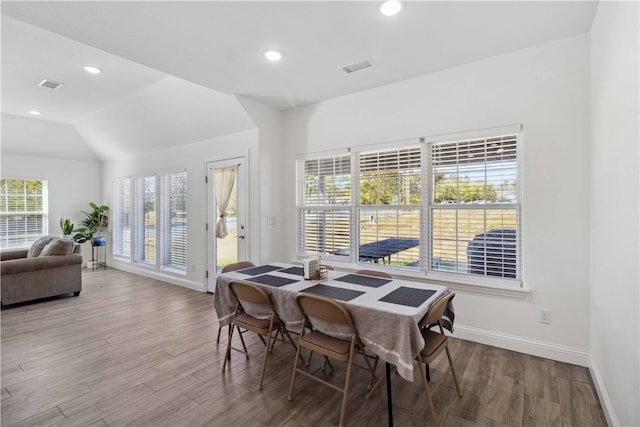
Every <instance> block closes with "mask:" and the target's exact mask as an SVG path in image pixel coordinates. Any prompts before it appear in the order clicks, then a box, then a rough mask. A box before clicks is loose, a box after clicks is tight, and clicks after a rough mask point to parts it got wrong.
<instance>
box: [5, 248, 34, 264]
mask: <svg viewBox="0 0 640 427" xmlns="http://www.w3.org/2000/svg"><path fill="white" fill-rule="evenodd" d="M27 253H29V249H14V250H11V251H2V252H0V260H2V261H5V260H9V259H20V258H26V257H27Z"/></svg>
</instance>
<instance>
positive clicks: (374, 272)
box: [356, 270, 393, 279]
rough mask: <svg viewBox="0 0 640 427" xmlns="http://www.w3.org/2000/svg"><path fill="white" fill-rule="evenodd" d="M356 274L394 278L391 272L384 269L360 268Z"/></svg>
mask: <svg viewBox="0 0 640 427" xmlns="http://www.w3.org/2000/svg"><path fill="white" fill-rule="evenodd" d="M356 274H362V275H363V276H375V277H384V278H386V279H393V277H391V275H390V274H389V273H385V272H384V271H377V270H358V271H356Z"/></svg>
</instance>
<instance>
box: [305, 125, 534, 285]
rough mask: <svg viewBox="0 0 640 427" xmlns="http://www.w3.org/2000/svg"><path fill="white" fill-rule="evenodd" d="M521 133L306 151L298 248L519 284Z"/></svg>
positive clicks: (494, 132) (496, 131)
mask: <svg viewBox="0 0 640 427" xmlns="http://www.w3.org/2000/svg"><path fill="white" fill-rule="evenodd" d="M478 135H479V136H478ZM518 139H519V130H518V129H514V128H510V129H506V130H505V129H494V130H492V131H487V132H482V133H480V134H477V133H476V134H474V135H473V136H472V137H471V136H469V134H467V135H462V136H456V137H441V138H433V139H428V140H427V139H426V138H424V139H421V141H417V140H416V141H415V142H414V143H404V144H399V145H398V144H397V145H395V146H389V147H387V148H381V149H367V150H355V149H352V150H351V151H352V152H351V153H350V154H343V155H339V156H324V157H319V158H313V157H310V156H307V157H306V158H304V159H300V160H299V161H298V205H297V206H298V242H299V245H298V254H299V256H309V255H314V254H320V255H323V256H327V257H330V258H331V257H336V258H335V259H336V260H338V259H342V260H349V261H350V262H352V263H359V264H366V263H375V264H378V265H379V266H385V267H388V268H395V269H406V270H414V271H423V272H426V274H427V275H428V276H429V275H432V276H434V277H435V276H437V275H440V276H444V277H443V278H446V276H447V275H452V274H453V275H456V276H455V277H458V279H462V278H463V277H466V278H467V279H469V280H472V279H473V280H474V281H480V282H483V281H485V282H486V281H491V282H496V280H497V281H504V282H505V283H512V284H517V283H519V281H520V246H521V245H520V200H519V189H518ZM352 162H353V164H354V165H355V169H354V171H355V172H354V173H351V164H352ZM449 277H451V278H452V279H453V276H449Z"/></svg>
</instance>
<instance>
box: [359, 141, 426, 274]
mask: <svg viewBox="0 0 640 427" xmlns="http://www.w3.org/2000/svg"><path fill="white" fill-rule="evenodd" d="M358 164H359V171H360V187H359V192H360V200H359V205H358V227H359V230H358V249H359V250H358V258H359V260H360V261H366V262H374V263H379V262H382V263H387V264H390V265H394V266H401V267H410V268H417V267H418V265H419V260H420V252H419V244H420V218H421V203H422V194H421V193H422V184H421V179H422V172H421V150H420V146H419V145H416V146H412V147H403V148H394V149H390V150H380V151H368V152H363V153H360V155H359V160H358ZM402 248H404V249H402ZM400 249H402V250H400Z"/></svg>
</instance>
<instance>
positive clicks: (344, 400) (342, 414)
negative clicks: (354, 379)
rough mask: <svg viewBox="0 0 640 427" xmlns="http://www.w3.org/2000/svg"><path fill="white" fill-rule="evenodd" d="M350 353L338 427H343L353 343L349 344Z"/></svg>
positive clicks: (353, 350)
mask: <svg viewBox="0 0 640 427" xmlns="http://www.w3.org/2000/svg"><path fill="white" fill-rule="evenodd" d="M350 353H351V354H350V355H349V362H348V363H347V378H346V379H345V381H344V389H343V391H342V392H343V393H344V395H343V396H342V408H341V409H340V424H339V426H340V427H344V417H345V415H346V413H347V398H348V397H349V382H350V380H351V366H352V365H353V358H354V356H355V343H353V342H352V344H351V352H350Z"/></svg>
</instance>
